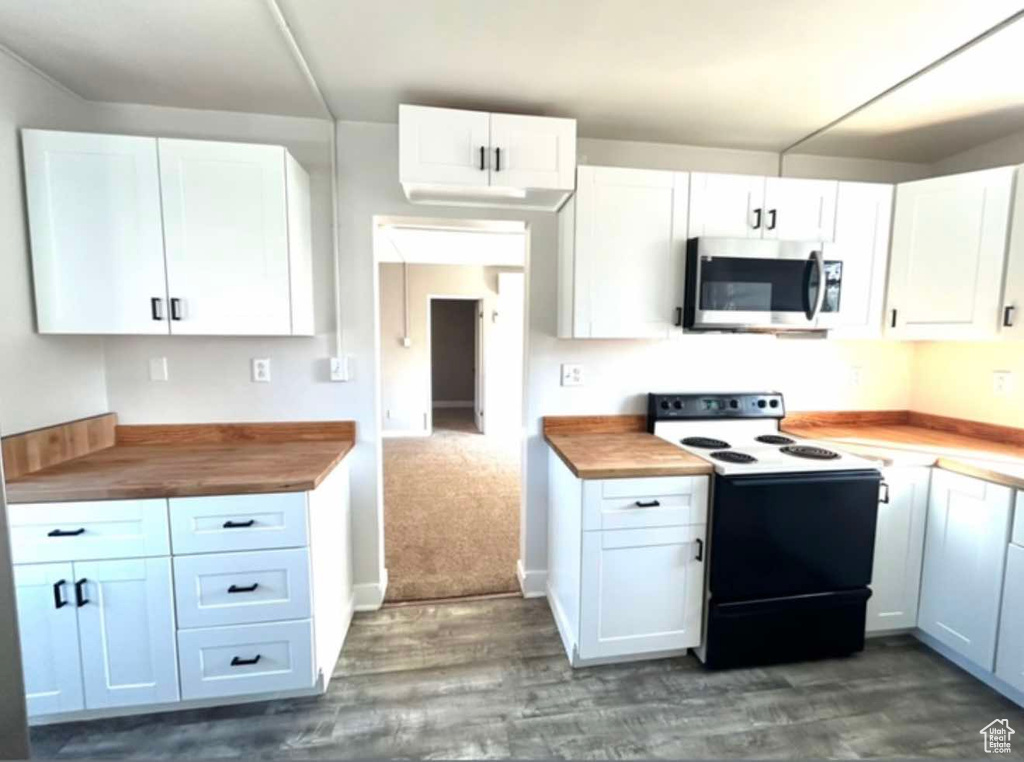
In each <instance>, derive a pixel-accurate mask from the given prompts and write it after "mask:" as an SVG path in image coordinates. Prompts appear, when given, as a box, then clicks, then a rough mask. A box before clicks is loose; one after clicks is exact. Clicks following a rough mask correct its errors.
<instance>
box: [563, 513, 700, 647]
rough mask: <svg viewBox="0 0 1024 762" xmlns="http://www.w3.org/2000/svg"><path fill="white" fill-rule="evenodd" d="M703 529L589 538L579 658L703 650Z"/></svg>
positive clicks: (619, 532) (590, 535)
mask: <svg viewBox="0 0 1024 762" xmlns="http://www.w3.org/2000/svg"><path fill="white" fill-rule="evenodd" d="M705 528H706V525H704V524H698V525H693V526H680V527H667V528H657V529H618V530H606V531H596V532H586V533H584V536H583V566H582V582H583V584H582V603H581V606H580V642H579V655H580V657H581V658H583V659H600V658H608V657H613V656H634V655H637V654H644V653H657V652H661V651H676V650H685V649H687V648H695V647H696V646H699V645H700V636H701V613H702V611H703V593H704V563H703V558H704V542H705V539H706V538H705V536H704V533H705Z"/></svg>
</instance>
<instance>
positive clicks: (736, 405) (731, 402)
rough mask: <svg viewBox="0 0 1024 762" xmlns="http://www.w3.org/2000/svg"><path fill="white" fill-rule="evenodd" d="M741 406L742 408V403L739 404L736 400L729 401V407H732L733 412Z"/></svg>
mask: <svg viewBox="0 0 1024 762" xmlns="http://www.w3.org/2000/svg"><path fill="white" fill-rule="evenodd" d="M739 406H740V403H739V402H737V401H736V400H729V407H731V408H732V409H733V410H735V409H736V408H738V407H739Z"/></svg>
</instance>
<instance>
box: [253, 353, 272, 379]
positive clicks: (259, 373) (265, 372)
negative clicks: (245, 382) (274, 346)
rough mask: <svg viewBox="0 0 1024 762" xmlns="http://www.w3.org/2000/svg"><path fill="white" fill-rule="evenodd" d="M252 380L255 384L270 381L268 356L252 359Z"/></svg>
mask: <svg viewBox="0 0 1024 762" xmlns="http://www.w3.org/2000/svg"><path fill="white" fill-rule="evenodd" d="M252 380H253V382H254V383H257V384H269V383H270V358H269V357H254V358H253V359H252Z"/></svg>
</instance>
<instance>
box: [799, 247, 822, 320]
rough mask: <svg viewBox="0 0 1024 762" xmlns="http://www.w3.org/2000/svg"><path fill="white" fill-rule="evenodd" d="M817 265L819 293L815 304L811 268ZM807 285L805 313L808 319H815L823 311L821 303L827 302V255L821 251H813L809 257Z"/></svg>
mask: <svg viewBox="0 0 1024 762" xmlns="http://www.w3.org/2000/svg"><path fill="white" fill-rule="evenodd" d="M815 267H816V268H818V293H817V296H816V297H815V299H814V304H811V283H812V281H811V270H812V269H813V268H815ZM806 287H807V292H806V294H805V299H804V304H805V305H806V307H805V309H804V314H805V315H806V316H807V319H808V320H815V319H816V318H817V317H818V313H819V312H821V305H822V304H824V302H825V257H824V256H823V255H822V253H821V252H820V251H812V252H811V256H810V257H809V258H808V259H807V280H806Z"/></svg>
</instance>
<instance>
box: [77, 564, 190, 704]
mask: <svg viewBox="0 0 1024 762" xmlns="http://www.w3.org/2000/svg"><path fill="white" fill-rule="evenodd" d="M75 578H76V579H75V585H76V587H77V588H78V589H79V590H80V591H81V593H80V595H81V600H80V601H79V607H78V639H79V642H80V643H81V647H82V677H83V684H84V685H85V704H86V706H87V707H88V708H90V709H100V708H105V707H114V706H136V705H139V704H160V703H164V702H168V701H177V700H178V670H177V668H176V667H177V659H176V658H175V647H174V593H173V592H172V585H171V561H170V559H169V558H136V559H129V560H124V561H88V562H76V563H75Z"/></svg>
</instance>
